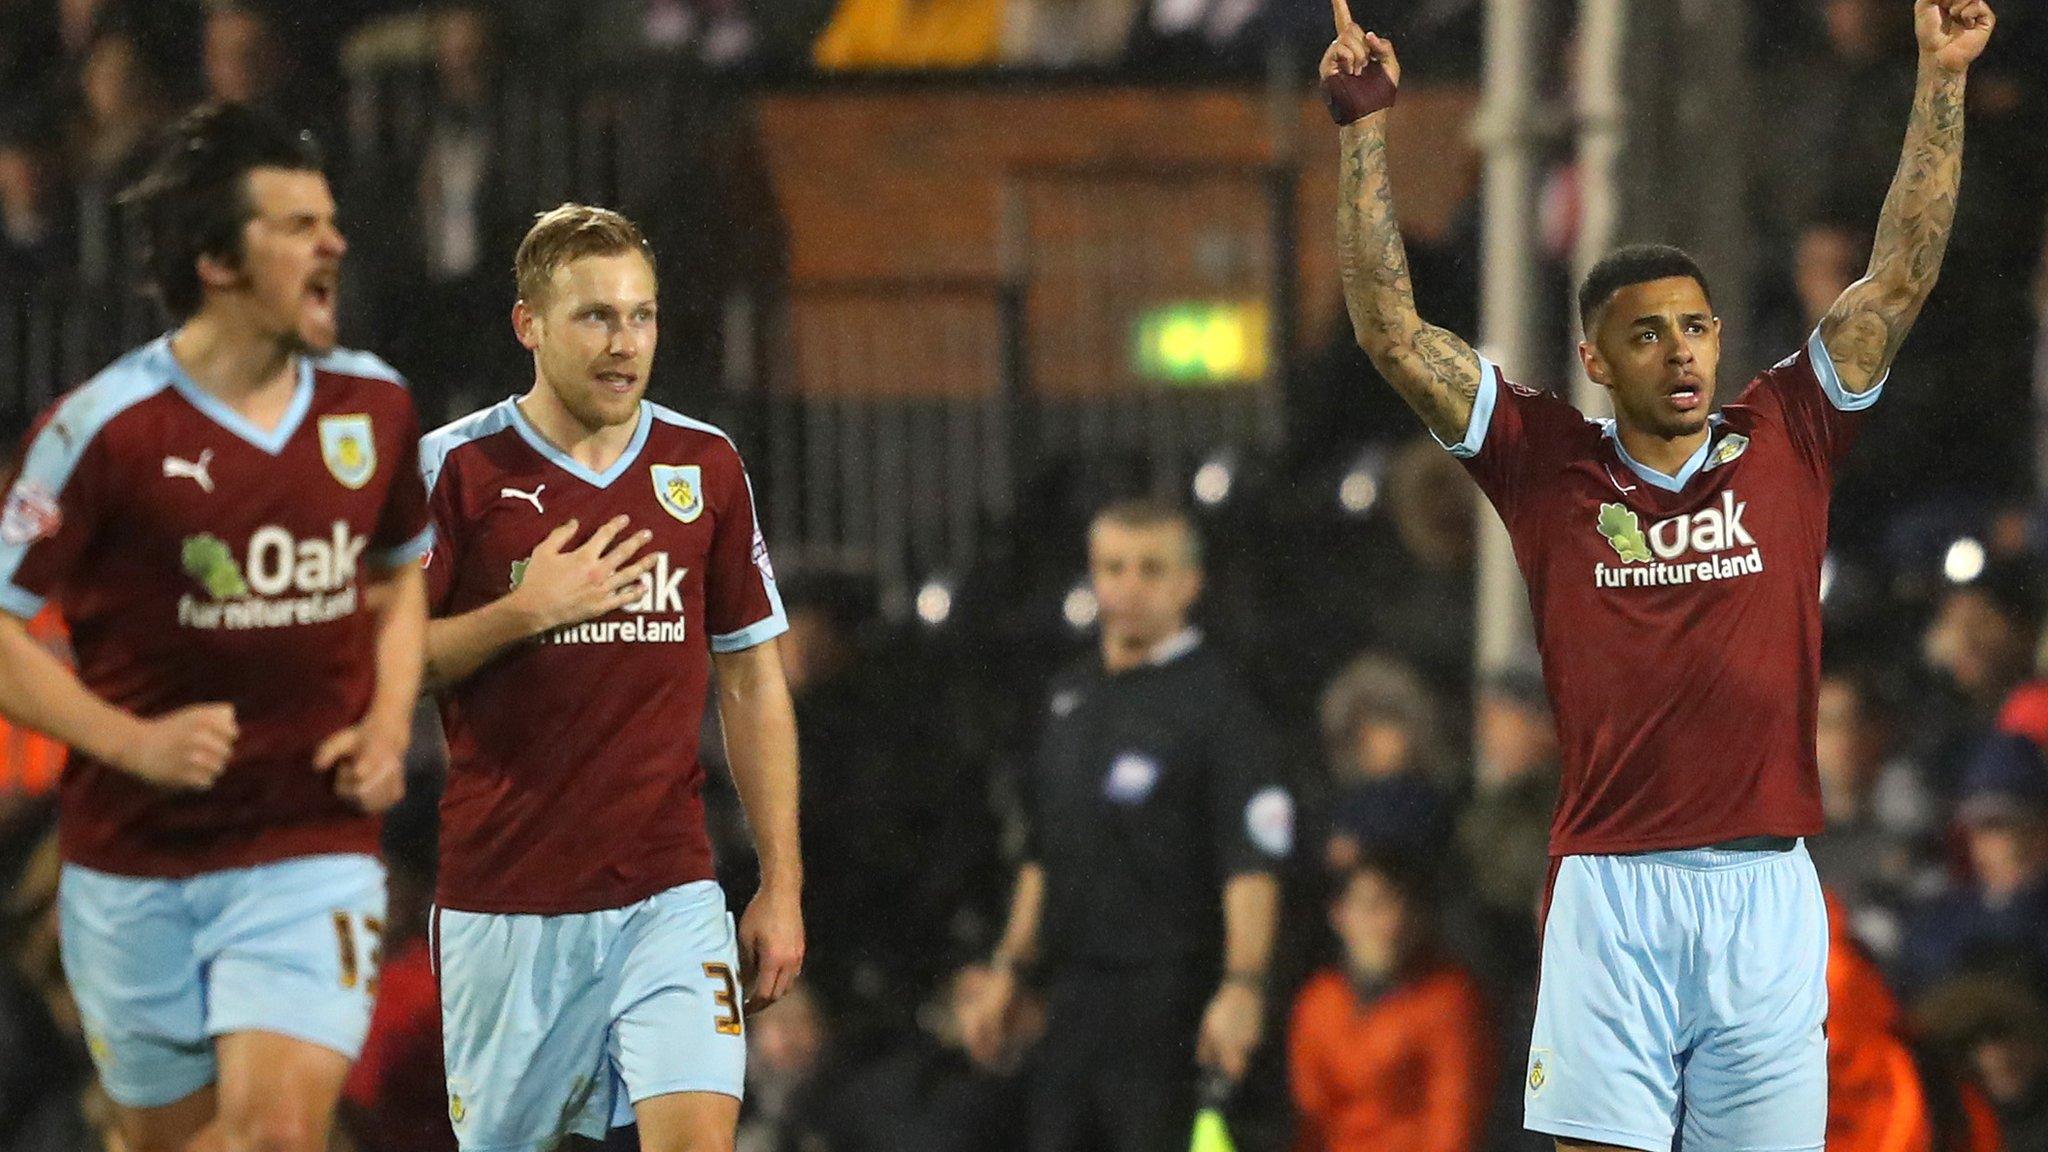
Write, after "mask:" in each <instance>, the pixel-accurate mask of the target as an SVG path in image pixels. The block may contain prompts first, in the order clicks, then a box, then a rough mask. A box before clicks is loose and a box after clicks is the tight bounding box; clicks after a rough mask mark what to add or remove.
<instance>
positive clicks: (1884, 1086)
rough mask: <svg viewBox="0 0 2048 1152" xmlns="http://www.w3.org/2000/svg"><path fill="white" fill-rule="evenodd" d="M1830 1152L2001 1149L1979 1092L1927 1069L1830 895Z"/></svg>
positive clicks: (1841, 909) (1838, 904) (1896, 1006)
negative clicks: (1909, 1041)
mask: <svg viewBox="0 0 2048 1152" xmlns="http://www.w3.org/2000/svg"><path fill="white" fill-rule="evenodd" d="M1828 926H1829V930H1830V932H1831V934H1832V937H1833V938H1832V940H1831V941H1830V942H1829V948H1828V1134H1827V1147H1828V1152H1999V1149H2000V1148H2002V1147H2003V1144H2002V1143H2001V1141H2000V1139H1999V1134H1998V1122H1997V1119H1996V1118H1995V1117H1994V1115H1993V1114H1992V1111H1991V1106H1990V1104H1989V1102H1987V1101H1986V1100H1985V1099H1984V1096H1983V1094H1982V1093H1980V1092H1978V1091H1977V1090H1976V1089H1974V1088H1972V1087H1969V1086H1967V1085H1962V1084H1958V1083H1955V1082H1954V1081H1953V1080H1952V1079H1950V1078H1948V1077H1946V1076H1943V1075H1942V1074H1941V1072H1940V1070H1939V1069H1936V1068H1933V1067H1930V1066H1929V1065H1928V1064H1927V1063H1926V1062H1925V1061H1923V1060H1922V1059H1921V1058H1920V1056H1919V1055H1918V1054H1917V1053H1916V1052H1915V1051H1914V1050H1913V1048H1912V1047H1911V1045H1910V1044H1909V1043H1908V1041H1907V1036H1906V1027H1905V1021H1904V1014H1903V1013H1902V1012H1901V1011H1900V1009H1899V1002H1898V999H1897V998H1896V997H1894V996H1893V995H1892V991H1891V989H1890V988H1889V987H1887V986H1886V985H1885V981H1884V977H1883V975H1881V974H1880V973H1879V972H1878V969H1877V965H1876V964H1875V963H1873V962H1872V961H1871V959H1870V956H1869V954H1868V953H1866V952H1865V951H1864V950H1863V947H1862V946H1861V945H1860V944H1859V943H1858V942H1857V941H1856V938H1855V937H1854V936H1853V935H1851V934H1850V931H1849V917H1848V915H1847V913H1846V911H1845V909H1844V907H1843V905H1842V903H1841V901H1840V900H1839V899H1837V898H1836V896H1835V895H1834V893H1832V892H1830V893H1829V894H1828Z"/></svg>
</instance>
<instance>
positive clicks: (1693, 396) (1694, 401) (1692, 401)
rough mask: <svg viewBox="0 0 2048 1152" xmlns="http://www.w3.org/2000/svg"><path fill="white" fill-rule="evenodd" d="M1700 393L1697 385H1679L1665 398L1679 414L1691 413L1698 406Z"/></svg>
mask: <svg viewBox="0 0 2048 1152" xmlns="http://www.w3.org/2000/svg"><path fill="white" fill-rule="evenodd" d="M1700 393H1701V389H1700V387H1699V385H1697V384H1680V385H1679V386H1678V387H1676V388H1673V389H1672V390H1671V392H1670V394H1669V396H1667V397H1666V398H1667V399H1669V400H1670V401H1671V406H1672V407H1673V408H1676V409H1678V410H1679V411H1680V412H1691V411H1693V410H1694V409H1696V408H1698V407H1699V406H1700V403H1701V401H1702V397H1701V395H1700Z"/></svg>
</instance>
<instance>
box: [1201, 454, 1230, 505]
mask: <svg viewBox="0 0 2048 1152" xmlns="http://www.w3.org/2000/svg"><path fill="white" fill-rule="evenodd" d="M1236 480H1237V476H1236V474H1235V473H1234V472H1233V471H1232V470H1231V467H1230V461H1229V460H1227V459H1225V458H1224V457H1221V456H1217V457H1214V458H1213V459H1210V460H1209V461H1207V462H1206V463H1204V464H1203V465H1202V466H1201V467H1200V468H1197V469H1195V482H1194V490H1195V499H1196V500H1197V501H1199V502H1200V503H1201V505H1202V506H1203V507H1204V508H1214V507H1216V506H1217V505H1219V504H1221V503H1223V502H1224V501H1225V500H1228V499H1230V488H1231V485H1232V484H1233V483H1235V482H1236Z"/></svg>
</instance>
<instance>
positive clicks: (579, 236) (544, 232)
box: [512, 204, 654, 305]
mask: <svg viewBox="0 0 2048 1152" xmlns="http://www.w3.org/2000/svg"><path fill="white" fill-rule="evenodd" d="M620 252H638V253H640V254H641V255H642V256H645V257H647V265H648V267H650V268H651V267H653V266H654V247H653V245H651V244H649V243H648V242H647V237H646V236H644V235H642V234H641V232H640V227H639V225H637V224H634V223H633V222H632V221H631V220H628V219H626V218H625V217H624V216H621V215H619V214H618V213H617V212H614V211H612V210H611V209H609V208H598V207H595V206H593V205H589V204H564V205H562V206H560V207H558V208H550V209H549V210H547V211H546V212H543V213H541V214H540V215H539V216H537V217H535V218H534V221H533V227H531V228H529V229H527V230H526V239H524V240H521V241H520V242H519V255H517V256H515V257H513V260H512V275H513V277H514V278H515V279H516V280H517V282H518V285H519V298H520V299H521V300H524V301H526V303H527V304H529V305H534V304H539V303H541V302H542V300H543V299H544V298H545V297H546V296H547V290H548V283H549V281H551V280H552V279H553V278H554V275H555V269H557V268H560V267H563V266H564V265H567V264H570V263H572V262H574V261H577V260H581V259H583V258H584V257H585V256H612V255H616V254H618V253H620Z"/></svg>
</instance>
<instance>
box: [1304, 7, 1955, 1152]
mask: <svg viewBox="0 0 2048 1152" xmlns="http://www.w3.org/2000/svg"><path fill="white" fill-rule="evenodd" d="M1901 2H1904V0H1901ZM1332 3H1333V6H1334V8H1335V10H1336V17H1337V39H1336V41H1335V42H1334V43H1333V44H1332V45H1331V46H1330V48H1329V50H1328V52H1327V53H1325V55H1324V57H1323V62H1322V68H1321V74H1322V78H1323V82H1324V87H1325V90H1326V92H1327V94H1328V96H1329V99H1330V105H1331V110H1332V113H1333V115H1334V116H1335V117H1336V119H1337V120H1338V121H1339V123H1340V124H1342V125H1343V127H1342V129H1341V133H1342V155H1343V159H1342V169H1341V172H1340V177H1339V178H1340V181H1341V190H1342V202H1341V204H1340V206H1339V209H1338V226H1339V233H1340V244H1341V245H1342V263H1343V273H1344V294H1345V301H1346V305H1347V307H1348V308H1349V310H1350V313H1351V319H1352V324H1353V327H1354V328H1355V329H1356V333H1357V336H1358V342H1359V344H1360V346H1361V347H1362V348H1364V349H1365V351H1366V352H1367V353H1368V354H1369V355H1370V356H1371V357H1372V360H1373V362H1374V364H1375V365H1376V366H1377V367H1378V368H1379V370H1380V372H1381V374H1383V375H1384V376H1385V377H1386V378H1387V380H1388V381H1389V382H1391V383H1392V384H1393V386H1394V388H1395V389H1396V390H1397V391H1399V392H1400V394H1401V396H1402V397H1403V398H1404V399H1405V400H1407V402H1408V404H1409V405H1410V406H1411V407H1412V408H1414V409H1415V411H1416V412H1417V414H1419V415H1420V416H1421V417H1422V420H1423V423H1425V424H1426V425H1428V427H1429V430H1430V431H1431V432H1432V433H1433V434H1434V435H1435V436H1436V437H1437V439H1438V440H1440V441H1442V442H1443V443H1444V444H1445V445H1446V446H1447V447H1448V448H1449V449H1450V451H1451V452H1452V453H1453V454H1455V455H1456V456H1458V458H1459V459H1461V460H1463V461H1464V462H1465V464H1466V466H1467V468H1468V469H1469V470H1470V471H1471V473H1472V475H1473V477H1474V478H1475V479H1476V480H1477V481H1478V483H1479V486H1480V488H1481V489H1482V490H1483V491H1484V492H1485V493H1486V496H1487V498H1488V499H1489V500H1490V501H1491V502H1492V503H1493V505H1494V507H1495V508H1496V509H1497V510H1498V511H1499V513H1500V516H1501V519H1502V521H1504V522H1505V523H1506V525H1507V528H1508V532H1509V535H1510V536H1511V537H1512V538H1513V541H1514V552H1515V559H1516V562H1517V564H1518V565H1519V566H1520V568H1521V571H1522V575H1523V578H1524V579H1525V581H1526V582H1527V584H1528V588H1529V599H1530V605H1531V607H1532V608H1533V610H1534V615H1535V625H1536V636H1537V646H1538V649H1539V651H1540V652H1541V655H1542V660H1543V673H1544V680H1545V683H1546V684H1547V686H1548V687H1549V690H1550V694H1551V699H1552V700H1553V701H1554V702H1555V704H1556V718H1557V725H1558V733H1559V737H1560V739H1561V741H1562V745H1563V749H1564V777H1563V784H1562V789H1561V791H1560V795H1559V798H1558V806H1557V814H1556V818H1555V820H1554V822H1553V824H1552V828H1551V843H1550V854H1551V857H1552V860H1551V867H1552V873H1551V889H1550V897H1549V905H1548V912H1547V915H1546V920H1545V928H1544V939H1543V959H1542V971H1541V985H1540V993H1539V1001H1538V1007H1537V1016H1536V1025H1535V1030H1534V1037H1533V1039H1532V1043H1531V1051H1530V1055H1529V1064H1528V1078H1527V1084H1526V1088H1525V1093H1524V1115H1525V1121H1526V1124H1527V1126H1528V1127H1529V1128H1530V1129H1532V1130H1534V1131H1536V1132H1540V1133H1545V1134H1548V1135H1550V1136H1552V1137H1554V1138H1555V1139H1556V1140H1557V1143H1558V1146H1559V1147H1560V1148H1566V1149H1573V1148H1602V1147H1619V1148H1635V1149H1646V1150H1658V1152H1662V1150H1664V1149H1668V1148H1670V1147H1671V1146H1672V1139H1673V1136H1674V1134H1682V1139H1681V1141H1680V1143H1681V1144H1682V1146H1683V1147H1684V1148H1685V1149H1686V1150H1687V1152H1763V1150H1766V1149H1768V1150H1772V1152H1798V1150H1805V1149H1819V1148H1820V1147H1821V1146H1822V1138H1823V1133H1824V1130H1825V1125H1826V1114H1827V1101H1826V1076H1827V1064H1826V1060H1827V1051H1826V1048H1827V1045H1826V1040H1825V1037H1824V1034H1823V1027H1822V1026H1823V1021H1824V1020H1825V1018H1826V1015H1827V993H1826V964H1827V939H1828V927H1827V916H1826V912H1825V909H1824V908H1823V905H1822V901H1821V892H1820V886H1819V883H1818V881H1817V880H1816V878H1815V876H1814V873H1813V866H1812V863H1811V861H1810V859H1809V858H1808V856H1807V854H1806V850H1805V848H1804V846H1803V843H1802V841H1801V838H1802V837H1806V836H1810V835H1813V834H1815V833H1817V832H1819V831H1820V830H1821V806H1820V788H1819V780H1818V773H1817V771H1816V768H1815V765H1814V719H1815V712H1816V697H1817V695H1818V683H1819V677H1820V641H1821V620H1820V564H1821V558H1822V554H1823V552H1824V550H1825V548H1826V545H1827V520H1828V496H1829V489H1830V487H1831V483H1832V477H1833V473H1834V469H1835V467H1836V466H1837V464H1838V463H1839V461H1840V460H1841V458H1842V456H1843V454H1844V453H1845V452H1847V450H1848V448H1849V446H1850V444H1851V442H1852V441H1853V439H1854V437H1855V435H1856V432H1857V430H1858V427H1859V425H1860V424H1861V423H1862V418H1863V417H1862V413H1863V412H1864V411H1866V410H1867V409H1868V408H1869V407H1870V406H1871V405H1872V404H1874V403H1875V402H1876V401H1877V399H1878V395H1879V393H1880V392H1881V390H1882V388H1883V385H1884V377H1885V373H1886V371H1887V369H1888V368H1889V366H1890V364H1891V362H1892V358H1893V357H1894V356H1895V355H1896V354H1897V352H1898V350H1899V345H1900V343H1901V342H1902V341H1903V340H1904V339H1905V336H1906V332H1907V330H1908V329H1909V328H1910V327H1911V325H1912V323H1913V320H1914V318H1915V316H1917V315H1918V313H1919V310H1920V307H1921V305H1922V304H1923V303H1924V302H1925V301H1926V299H1927V295H1928V293H1929V292H1930V291H1931V290H1932V289H1933V287H1934V280H1935V276H1936V274H1937V272H1938V271H1939V269H1940V266H1941V256H1942V252H1943V250H1944V248H1945V247H1946V245H1947V243H1948V236H1949V231H1950V227H1951V225H1952V223H1953V221H1954V216H1955V204H1956V191H1957V184H1958V180H1959V178H1960V176H1961V171H1962V148H1963V88H1964V81H1965V78H1966V76H1967V73H1968V70H1969V67H1970V64H1971V63H1972V62H1973V61H1974V60H1976V58H1977V57H1978V55H1979V54H1980V53H1981V52H1982V51H1983V50H1984V47H1985V45H1986V43H1987V42H1988V40H1989V38H1990V35H1991V31H1992V27H1993V24H1994V17H1993V14H1992V11H1991V8H1990V7H1989V6H1988V5H1987V4H1985V3H1984V2H1983V0H1918V2H1917V3H1915V5H1914V8H1915V18H1916V34H1917V37H1918V40H1919V47H1920V63H1919V81H1918V86H1917V90H1916V92H1915V95H1914V101H1913V111H1912V117H1911V120H1910V122H1909V124H1908V127H1907V130H1906V141H1905V148H1904V154H1903V156H1902V157H1901V159H1900V162H1899V168H1898V173H1897V175H1896V177H1895V178H1894V179H1893V182H1892V186H1891V191H1890V194H1889V195H1888V196H1887V197H1886V199H1885V203H1884V209H1883V214H1882V216H1881V217H1880V218H1879V221H1878V228H1877V240H1876V245H1875V248H1874V250H1873V251H1872V253H1871V257H1870V266H1869V270H1868V272H1867V273H1866V274H1865V275H1864V277H1863V278H1862V279H1860V280H1858V281H1857V282H1856V283H1855V284H1853V285H1851V286H1850V287H1849V289H1848V290H1847V291H1845V292H1844V293H1843V294H1842V296H1841V298H1840V299H1839V300H1837V301H1836V302H1835V304H1834V306H1833V308H1831V309H1830V310H1829V311H1828V313H1827V315H1826V316H1825V317H1824V318H1823V319H1822V321H1821V323H1820V326H1819V328H1818V330H1816V331H1815V332H1814V333H1813V335H1812V337H1811V338H1810V339H1809V340H1808V341H1807V342H1806V344H1805V346H1804V347H1802V348H1800V349H1799V350H1798V351H1796V352H1795V353H1794V354H1793V355H1792V356H1790V357H1788V358H1787V359H1785V360H1784V361H1783V362H1781V363H1779V364H1778V365H1777V366H1776V367H1773V368H1771V369H1769V370H1768V371H1766V372H1764V373H1762V374H1761V375H1759V376H1758V377H1757V378H1756V379H1755V380H1754V381H1752V382H1751V383H1750V384H1749V386H1748V387H1747V388H1746V389H1744V390H1743V392H1742V393H1741V394H1740V395H1739V396H1737V397H1736V399H1735V400H1734V402H1733V403H1731V404H1729V405H1728V406H1727V407H1726V408H1724V409H1723V410H1722V411H1720V412H1719V413H1716V412H1714V410H1713V408H1714V404H1713V402H1714V396H1715V389H1716V384H1717V379H1716V369H1717V367H1718V361H1719V358H1720V333H1721V321H1720V320H1719V318H1717V317H1716V316H1715V315H1714V310H1713V305H1712V303H1711V301H1710V299H1709V296H1708V292H1707V285H1706V281H1705V278H1704V277H1703V276H1702V275H1701V274H1700V271H1699V268H1698V266H1697V265H1696V264H1695V263H1694V262H1693V261H1692V260H1691V259H1690V258H1689V257H1687V256H1686V255H1685V254H1684V253H1683V252H1680V251H1678V250H1677V249H1673V248H1665V247H1656V246H1640V247H1631V248H1625V249H1622V250H1620V251H1617V252H1615V253H1613V254H1612V255H1610V256H1608V257H1606V258H1605V259H1603V260H1601V261H1600V262H1599V263H1598V264H1597V265H1595V266H1594V268H1593V269H1592V270H1591V272H1589V273H1588V275H1587V277H1586V280H1585V283H1584V284H1583V285H1582V286H1581V288H1580V290H1579V311H1580V316H1581V319H1582V321H1583V323H1584V325H1585V333H1586V339H1585V341H1584V342H1583V343H1581V344H1580V345H1579V353H1580V358H1581V360H1582V362H1583V364H1584V366H1585V370H1586V373H1587V375H1588V376H1590V377H1591V378H1592V379H1593V381H1594V382H1595V383H1598V384H1599V385H1601V386H1602V387H1604V388H1606V389H1607V390H1608V392H1609V393H1610V394H1611V395H1612V396H1613V400H1614V410H1615V418H1614V419H1613V420H1611V421H1592V420H1588V419H1586V418H1585V417H1584V416H1583V415H1581V414H1580V413H1579V412H1578V411H1577V410H1576V409H1574V408H1572V407H1571V406H1570V405H1568V404H1566V403H1565V402H1563V401H1562V400H1559V399H1557V398H1555V397H1553V396H1550V395H1548V394H1546V393H1542V392H1536V391H1533V390H1530V389H1527V388H1522V387H1520V386H1518V385H1514V384H1510V383H1507V382H1506V381H1505V380H1503V379H1502V377H1501V374H1500V370H1499V369H1498V368H1496V367H1495V366H1494V365H1493V364H1491V363H1488V362H1487V361H1486V360H1484V359H1483V358H1481V357H1480V356H1479V355H1478V354H1477V353H1476V352H1474V351H1473V349H1472V348H1471V347H1470V346H1468V345H1467V344H1465V342H1463V341H1462V340H1460V339H1458V338H1457V337H1456V336H1454V335H1452V334H1451V333H1449V332H1447V331H1445V330H1444V329H1442V328H1438V327H1435V326H1433V325H1430V324H1428V323H1426V322H1424V321H1423V320H1422V319H1421V318H1420V317H1419V316H1417V315H1416V311H1415V302H1414V297H1413V294H1412V292H1411V289H1410V282H1409V275H1408V264H1407V258H1406V255H1405V252H1404V250H1403V248H1402V244H1401V235H1400V231H1399V228H1398V225H1397V224H1396V222H1395V219H1394V210H1393V199H1392V194H1391V191H1390V186H1389V183H1388V175H1387V158H1386V119H1387V112H1386V108H1387V106H1388V105H1390V104H1392V103H1393V102H1394V100H1395V98H1396V96H1397V93H1398V91H1399V84H1400V76H1401V73H1400V64H1399V62H1398V60H1397V59H1396V57H1395V54H1394V46H1393V44H1392V43H1390V42H1389V41H1387V40H1386V39H1385V38H1384V37H1380V36H1376V35H1374V34H1372V33H1369V32H1366V31H1364V30H1363V29H1361V28H1360V27H1359V26H1358V25H1356V24H1355V23H1353V22H1352V20H1351V16H1350V13H1349V12H1348V11H1347V9H1346V7H1345V4H1344V0H1332Z"/></svg>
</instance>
